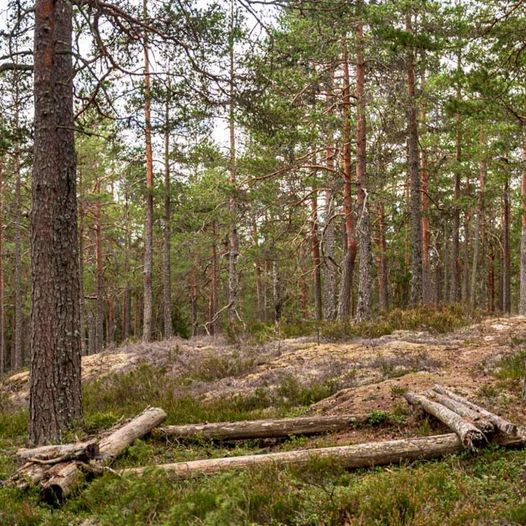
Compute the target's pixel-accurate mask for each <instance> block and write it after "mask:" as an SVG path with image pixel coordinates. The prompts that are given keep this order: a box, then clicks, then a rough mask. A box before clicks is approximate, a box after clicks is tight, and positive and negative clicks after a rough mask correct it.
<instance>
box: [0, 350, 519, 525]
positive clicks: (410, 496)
mask: <svg viewBox="0 0 526 526" xmlns="http://www.w3.org/2000/svg"><path fill="white" fill-rule="evenodd" d="M521 353H523V350H522V346H519V345H517V356H518V358H517V359H516V360H515V361H514V360H513V359H510V360H509V361H507V362H504V363H503V364H502V367H501V368H500V369H499V372H498V374H499V378H500V379H501V380H502V381H503V382H504V381H505V380H507V383H504V384H503V386H502V388H503V389H509V390H519V389H520V383H521V382H520V381H518V377H519V376H520V374H521V373H522V371H523V369H520V373H518V372H517V370H518V369H519V368H520V367H521V364H522V363H523V355H522V354H521ZM187 380H188V379H186V381H187ZM183 384H185V379H181V378H179V379H177V380H175V379H174V378H173V377H170V375H167V374H164V372H163V370H160V369H156V368H153V367H148V366H143V367H140V368H139V369H137V370H136V371H133V372H131V373H127V374H124V375H119V376H115V377H110V378H105V379H102V380H99V381H97V382H93V383H90V384H88V385H86V386H85V388H84V407H85V418H84V422H83V423H82V425H79V426H77V428H76V429H74V430H72V431H71V432H70V434H71V436H70V437H67V438H76V437H83V436H85V435H87V434H90V433H96V432H97V431H99V430H102V429H106V428H108V427H109V426H111V425H113V424H114V423H116V422H117V421H118V420H119V419H121V418H123V417H130V416H133V415H135V414H136V413H138V412H140V411H141V410H142V409H144V407H146V406H149V405H150V406H160V407H163V408H164V409H165V410H166V411H167V413H168V419H167V423H174V424H175V423H189V422H203V421H209V422H212V421H221V420H240V419H247V418H249V419H252V418H260V417H271V416H276V417H279V416H288V415H298V414H302V413H305V411H306V410H307V408H308V406H309V405H310V404H312V403H314V402H316V401H317V400H319V399H320V398H323V397H326V396H328V395H330V394H331V393H332V392H333V390H334V389H336V388H337V386H335V385H333V384H331V383H330V382H328V383H324V384H321V385H313V386H310V387H308V388H307V387H302V386H301V385H299V384H298V383H296V382H294V381H292V380H287V381H285V382H283V384H282V385H280V386H279V388H278V389H274V390H272V391H270V390H269V391H265V390H264V389H261V390H260V391H258V392H256V393H255V394H252V395H251V396H249V397H245V398H238V399H234V400H232V399H228V400H214V401H208V402H204V401H202V400H201V399H198V398H195V397H192V396H191V395H181V394H180V393H181V385H183ZM395 394H397V393H395ZM26 417H27V415H26V413H25V411H24V410H20V409H18V410H16V409H14V408H12V407H10V406H9V404H8V403H7V402H5V401H4V402H2V401H1V400H0V479H5V478H7V477H8V476H9V475H10V474H11V473H12V472H13V471H14V469H15V464H14V462H13V455H12V453H13V451H14V449H15V448H16V447H18V446H20V445H22V444H23V443H24V440H25V436H26ZM404 418H405V416H404V414H403V413H400V414H393V413H385V412H381V411H378V412H375V413H371V415H370V426H389V425H393V426H394V427H396V426H400V425H402V426H406V425H408V423H407V422H404V421H403V420H404ZM411 432H414V434H428V433H432V432H435V431H431V430H430V428H429V426H426V425H423V424H419V428H418V429H417V428H415V429H414V430H411ZM318 440H319V439H318ZM323 440H324V443H325V444H326V445H330V443H331V440H333V438H332V437H330V436H329V437H327V438H325V439H323ZM308 445H309V439H305V438H299V437H297V438H292V439H291V440H288V441H284V442H277V443H276V442H271V443H268V442H260V441H244V442H239V443H237V444H235V445H224V444H217V443H211V442H208V441H202V442H200V443H193V444H178V443H172V444H166V443H162V442H155V441H153V440H144V441H137V442H136V443H134V444H133V445H132V446H131V447H130V448H128V450H127V451H126V453H125V454H123V455H122V456H121V457H120V458H119V459H118V460H117V461H116V462H115V464H114V466H113V467H114V468H115V469H119V468H122V467H131V466H144V465H152V464H156V463H164V462H175V461H178V460H192V459H196V458H210V457H220V456H228V455H239V454H246V453H255V452H264V451H268V450H284V449H294V448H301V447H306V446H307V447H308ZM525 481H526V451H521V450H515V451H512V450H502V449H497V448H493V449H487V450H484V451H480V452H478V453H476V454H472V453H463V454H459V455H455V456H450V457H448V458H446V459H443V460H441V461H434V462H422V463H413V464H411V465H403V466H391V467H388V468H377V469H374V470H363V471H355V472H347V471H345V470H343V469H342V468H341V467H340V466H338V465H337V464H335V463H331V462H325V461H324V462H312V463H310V464H309V465H308V466H306V467H305V466H304V467H302V468H301V469H297V468H288V469H287V468H282V469H277V468H264V469H258V470H251V471H246V472H243V473H235V472H232V473H225V474H221V475H217V476H212V477H201V478H197V479H194V480H190V481H184V482H174V481H172V480H169V479H168V478H167V476H166V475H165V474H163V473H161V472H157V471H155V470H154V469H152V470H151V471H149V472H147V474H146V475H145V476H144V477H142V478H135V477H120V476H118V475H116V474H115V473H112V472H108V473H106V474H105V475H104V476H102V477H101V478H98V479H95V480H93V481H91V482H90V483H89V484H86V485H84V486H83V487H82V489H81V490H80V491H79V492H78V493H77V494H76V495H74V496H73V497H72V498H70V499H69V500H68V501H67V502H66V503H65V504H64V505H63V506H62V507H60V508H55V507H52V506H48V505H45V504H42V503H41V502H40V501H39V497H38V492H37V491H36V490H34V491H30V492H23V491H20V490H17V489H13V488H9V487H3V488H0V525H2V526H15V525H16V526H23V525H46V526H61V525H68V526H69V525H83V526H94V525H108V526H109V525H112V526H114V525H115V526H124V525H126V526H128V525H183V526H184V525H195V526H197V525H199V526H202V525H217V526H223V525H224V526H236V525H312V526H318V525H354V524H356V525H369V524H370V525H446V524H447V525H449V524H451V525H464V524H473V525H479V524H526V484H525Z"/></svg>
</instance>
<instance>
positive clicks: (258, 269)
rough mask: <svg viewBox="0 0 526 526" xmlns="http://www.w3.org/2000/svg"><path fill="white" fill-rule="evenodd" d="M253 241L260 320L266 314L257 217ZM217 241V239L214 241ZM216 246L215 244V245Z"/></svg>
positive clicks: (254, 221) (254, 224)
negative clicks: (264, 310)
mask: <svg viewBox="0 0 526 526" xmlns="http://www.w3.org/2000/svg"><path fill="white" fill-rule="evenodd" d="M252 227H253V242H254V250H255V251H256V255H255V258H254V273H255V278H256V310H257V319H258V320H259V321H263V320H264V314H263V312H262V310H263V301H262V298H261V295H262V292H263V289H262V284H261V258H260V251H259V235H258V224H257V218H256V217H254V218H253V223H252ZM214 243H215V241H214ZM214 246H215V245H214Z"/></svg>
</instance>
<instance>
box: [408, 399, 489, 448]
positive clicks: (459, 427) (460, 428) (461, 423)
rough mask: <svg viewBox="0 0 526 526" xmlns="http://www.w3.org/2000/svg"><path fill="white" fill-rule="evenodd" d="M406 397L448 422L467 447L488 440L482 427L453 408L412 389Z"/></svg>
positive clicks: (413, 403)
mask: <svg viewBox="0 0 526 526" xmlns="http://www.w3.org/2000/svg"><path fill="white" fill-rule="evenodd" d="M404 397H405V399H406V400H407V401H408V402H409V403H410V404H412V405H415V406H420V407H422V409H423V410H424V411H426V412H427V413H429V414H430V415H433V416H434V417H435V418H437V419H438V420H440V421H441V422H443V423H444V424H446V425H447V426H448V427H449V428H450V429H451V430H452V431H454V432H455V433H456V434H457V435H458V437H459V438H460V440H461V442H462V444H463V445H464V446H465V447H469V448H472V447H474V446H476V445H480V444H483V443H484V442H486V437H485V436H484V433H482V431H480V429H477V428H476V427H475V426H474V425H473V424H471V423H470V422H468V421H467V420H465V419H464V418H462V417H461V416H459V415H457V413H455V412H453V411H451V409H448V408H447V407H445V406H443V405H441V404H439V403H437V402H433V401H432V400H429V398H427V397H426V396H423V395H419V394H416V393H412V392H410V391H409V392H407V393H405V395H404Z"/></svg>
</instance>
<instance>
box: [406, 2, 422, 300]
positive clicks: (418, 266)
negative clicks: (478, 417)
mask: <svg viewBox="0 0 526 526" xmlns="http://www.w3.org/2000/svg"><path fill="white" fill-rule="evenodd" d="M406 31H407V32H408V33H412V31H413V29H412V22H411V13H410V12H408V13H407V15H406ZM406 60H407V64H406V82H407V167H408V172H409V179H410V189H411V191H410V203H409V212H410V217H411V305H418V304H420V303H421V302H422V208H421V207H422V205H421V195H420V193H421V191H420V173H419V164H420V163H419V159H418V158H419V154H418V123H417V109H416V92H415V84H416V80H415V52H414V49H413V48H412V47H410V48H409V50H408V52H407V59H406Z"/></svg>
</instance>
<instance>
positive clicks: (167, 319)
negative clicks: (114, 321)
mask: <svg viewBox="0 0 526 526" xmlns="http://www.w3.org/2000/svg"><path fill="white" fill-rule="evenodd" d="M169 97H170V90H168V93H167V95H166V107H165V115H164V121H165V123H164V124H165V128H164V225H163V228H164V232H163V234H164V236H163V321H164V337H165V338H171V337H172V335H173V324H172V260H171V221H172V203H171V188H170V106H169Z"/></svg>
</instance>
